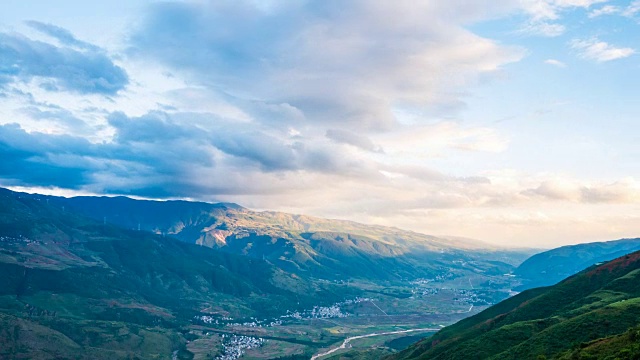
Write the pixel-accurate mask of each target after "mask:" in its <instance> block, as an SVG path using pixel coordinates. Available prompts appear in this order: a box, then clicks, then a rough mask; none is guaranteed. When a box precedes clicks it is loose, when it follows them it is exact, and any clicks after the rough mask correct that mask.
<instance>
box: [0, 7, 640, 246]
mask: <svg viewBox="0 0 640 360" xmlns="http://www.w3.org/2000/svg"><path fill="white" fill-rule="evenodd" d="M639 30H640V1H636V0H633V1H606V0H498V1H493V2H488V3H481V2H476V1H447V2H442V1H435V0H434V1H394V2H389V1H364V0H344V1H343V0H341V1H338V0H329V1H296V2H285V1H275V0H270V1H257V0H253V1H249V0H246V1H204V0H200V1H168V2H156V1H112V2H109V3H106V2H93V3H87V2H85V1H76V0H66V1H58V2H55V4H53V3H51V4H48V3H44V4H43V2H41V1H12V0H9V1H6V2H5V3H3V12H2V13H1V14H0V156H2V159H3V163H2V165H0V185H2V186H8V187H11V188H14V189H18V190H27V191H40V192H47V193H55V194H64V195H74V194H113V195H115V194H124V195H131V196H139V197H148V198H160V199H162V198H186V199H197V200H205V201H233V202H238V203H240V204H242V205H244V206H248V207H251V208H254V209H271V210H281V211H288V212H295V213H304V214H309V215H318V216H324V217H332V218H343V219H351V220H356V221H361V222H366V223H375V224H382V225H393V226H398V227H402V228H407V229H412V230H416V231H420V232H424V233H429V234H435V235H443V234H444V235H456V236H464V237H471V238H478V239H482V240H486V241H490V242H494V243H497V244H504V245H510V246H554V245H559V244H566V243H577V242H585V241H595V240H606V239H614V238H620V237H631V236H638V233H639V232H640V226H639V225H638V224H640V221H639V220H640V205H639V204H640V162H639V161H638V159H639V158H640V146H639V145H638V143H639V140H640V139H639V138H640V135H639V134H640V123H639V122H638V114H640V103H639V102H638V101H637V100H636V99H638V98H640V90H639V89H640V87H638V86H637V84H638V83H640V72H639V71H638V70H640V54H638V51H640V36H639V35H640V31H639Z"/></svg>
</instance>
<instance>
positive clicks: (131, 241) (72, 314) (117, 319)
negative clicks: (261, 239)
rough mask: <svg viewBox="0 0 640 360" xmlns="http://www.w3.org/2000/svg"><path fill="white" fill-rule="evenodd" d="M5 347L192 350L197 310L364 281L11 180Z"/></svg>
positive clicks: (5, 243) (331, 297)
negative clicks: (320, 277)
mask: <svg viewBox="0 0 640 360" xmlns="http://www.w3.org/2000/svg"><path fill="white" fill-rule="evenodd" d="M0 274H2V276H0V358H3V359H4V358H31V359H49V358H86V359H111V358H125V357H128V356H131V357H135V358H141V359H151V358H169V357H170V355H171V354H172V353H174V355H175V357H179V358H182V357H185V358H189V357H190V355H189V353H188V352H187V351H186V347H185V346H186V343H187V338H188V336H187V335H188V333H187V331H188V330H185V329H188V327H189V326H191V325H192V324H193V319H194V317H198V316H211V317H214V318H223V317H225V318H231V317H232V318H248V317H250V316H258V315H259V316H261V317H266V316H277V315H282V314H284V313H285V312H286V311H287V310H292V311H296V310H302V309H305V308H311V307H313V306H315V305H322V304H327V305H328V304H331V303H333V302H336V301H341V300H342V299H344V298H345V297H349V296H354V295H355V294H354V292H353V291H352V290H349V289H348V288H346V287H345V286H341V285H338V284H330V283H318V282H313V281H311V280H309V279H307V278H305V277H304V275H303V274H302V275H296V274H292V273H288V272H286V271H284V270H282V269H280V268H277V267H275V266H273V265H272V264H269V263H268V262H266V261H262V260H260V259H252V258H249V257H245V256H238V255H233V254H228V253H222V252H220V251H216V250H214V249H210V248H206V247H201V246H194V245H193V244H187V243H185V242H181V241H178V240H175V239H171V238H168V237H162V236H161V235H155V234H152V233H149V232H144V231H133V230H123V229H121V228H118V227H115V226H113V225H110V224H104V223H101V222H97V221H95V220H93V219H89V218H86V217H83V216H81V215H78V214H74V213H72V212H70V211H68V210H66V209H65V210H62V209H61V208H59V207H58V206H54V205H51V204H47V202H46V200H45V201H43V200H39V199H35V198H33V197H31V196H23V195H22V194H20V193H14V192H10V191H6V190H5V191H0Z"/></svg>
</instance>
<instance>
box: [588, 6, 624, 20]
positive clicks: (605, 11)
mask: <svg viewBox="0 0 640 360" xmlns="http://www.w3.org/2000/svg"><path fill="white" fill-rule="evenodd" d="M620 11H621V10H620V8H619V7H617V6H614V5H605V6H603V7H601V8H599V9H595V10H593V11H591V12H590V13H589V18H596V17H598V16H602V15H612V14H618V13H620Z"/></svg>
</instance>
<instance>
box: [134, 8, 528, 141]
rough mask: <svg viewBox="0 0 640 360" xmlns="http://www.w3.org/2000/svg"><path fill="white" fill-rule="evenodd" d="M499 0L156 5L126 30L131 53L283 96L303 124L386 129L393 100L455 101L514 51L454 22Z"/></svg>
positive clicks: (487, 11)
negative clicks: (479, 0) (486, 1)
mask: <svg viewBox="0 0 640 360" xmlns="http://www.w3.org/2000/svg"><path fill="white" fill-rule="evenodd" d="M503 6H504V4H502V3H501V2H496V4H495V5H493V4H492V5H491V6H488V7H485V8H481V7H477V6H469V5H468V4H461V3H458V2H451V3H449V2H447V3H446V4H445V3H437V2H426V1H425V2H417V3H416V2H409V1H406V2H404V1H403V2H399V3H393V4H391V3H386V2H369V1H366V2H365V1H357V0H353V1H323V2H308V3H307V2H296V3H290V2H273V3H272V6H270V7H266V8H265V7H260V6H258V5H256V3H255V2H251V1H233V2H231V1H221V2H209V3H201V2H198V3H173V2H172V3H160V4H154V5H152V6H151V8H150V12H149V13H148V14H147V16H146V17H144V19H143V21H142V25H141V27H140V28H139V29H138V31H137V32H135V33H134V34H133V35H132V36H131V49H130V54H132V56H139V57H143V58H146V59H149V60H152V61H160V62H161V63H163V64H165V65H167V66H170V67H171V68H172V69H174V70H175V71H179V72H180V73H181V74H185V75H186V76H189V77H190V79H191V81H195V82H198V83H201V84H205V85H211V86H216V87H217V88H220V89H222V90H223V91H224V92H225V93H227V94H230V95H231V96H233V97H236V98H238V99H251V100H253V101H260V102H264V103H265V104H287V106H289V107H290V108H291V109H292V110H294V111H295V113H296V114H297V116H299V117H301V118H302V119H303V120H304V121H306V122H308V123H310V124H318V123H322V124H326V125H327V126H328V127H329V128H332V129H338V128H339V129H341V130H349V131H352V132H353V131H362V130H364V131H380V130H389V129H391V128H393V127H395V126H397V119H396V118H395V116H394V115H393V109H394V108H395V107H399V106H405V107H418V108H429V107H431V108H435V107H438V106H443V105H451V106H459V104H460V103H461V101H460V100H461V95H460V93H459V92H458V89H459V88H461V87H464V86H467V85H471V84H474V83H475V82H477V81H478V79H479V77H480V76H483V77H487V76H490V75H491V74H494V73H497V72H499V71H500V70H501V69H502V67H503V66H505V65H506V64H509V63H511V62H515V61H518V60H520V59H521V58H522V57H523V55H524V52H523V50H522V49H520V48H516V47H508V46H504V45H500V44H498V43H496V42H494V41H492V40H489V39H486V38H482V37H479V36H477V35H475V34H473V33H471V32H470V31H468V30H466V29H465V27H464V25H466V23H468V22H472V21H477V20H480V19H481V18H483V17H485V16H486V17H490V16H492V13H499V12H501V11H502V10H501V8H502V7H503ZM452 14H459V15H457V16H452ZM445 18H446V21H443V19H445ZM264 121H266V120H264Z"/></svg>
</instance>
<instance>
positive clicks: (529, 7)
mask: <svg viewBox="0 0 640 360" xmlns="http://www.w3.org/2000/svg"><path fill="white" fill-rule="evenodd" d="M607 1H608V0H522V1H521V2H520V4H521V6H522V8H523V9H524V11H525V13H527V14H528V15H529V17H530V19H529V21H528V22H527V23H526V25H525V26H524V27H523V28H522V30H521V32H523V33H528V34H532V35H542V36H546V37H556V36H560V35H562V34H564V32H565V30H566V28H565V26H564V25H562V24H560V23H558V21H559V20H560V19H562V13H563V12H565V11H567V10H571V9H575V8H579V9H580V8H582V9H588V8H590V7H591V6H592V5H595V4H599V3H603V2H607Z"/></svg>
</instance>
